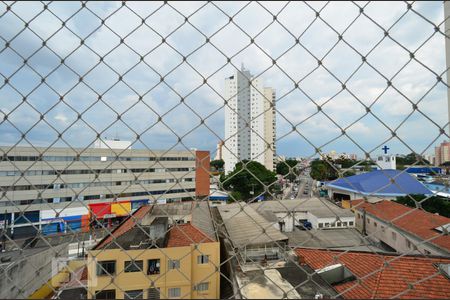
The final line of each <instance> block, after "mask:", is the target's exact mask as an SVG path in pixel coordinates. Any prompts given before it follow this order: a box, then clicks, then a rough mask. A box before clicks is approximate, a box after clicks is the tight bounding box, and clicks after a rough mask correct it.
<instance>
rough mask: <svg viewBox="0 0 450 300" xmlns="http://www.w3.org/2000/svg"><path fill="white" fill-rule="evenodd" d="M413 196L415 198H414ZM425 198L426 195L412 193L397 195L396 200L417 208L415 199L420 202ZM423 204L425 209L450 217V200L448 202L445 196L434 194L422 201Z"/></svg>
mask: <svg viewBox="0 0 450 300" xmlns="http://www.w3.org/2000/svg"><path fill="white" fill-rule="evenodd" d="M411 198H413V199H414V200H413V199H411ZM425 198H426V197H425V195H410V196H405V197H397V199H396V200H395V202H397V203H400V204H403V205H406V206H409V207H414V208H415V207H417V206H416V202H415V201H417V202H420V201H422V200H423V199H425ZM421 206H422V208H423V209H424V210H425V211H427V212H429V213H432V214H434V213H438V214H440V215H441V216H444V217H447V218H450V202H448V200H447V199H445V198H442V197H439V196H432V197H430V198H428V199H427V200H425V201H424V202H422V203H421Z"/></svg>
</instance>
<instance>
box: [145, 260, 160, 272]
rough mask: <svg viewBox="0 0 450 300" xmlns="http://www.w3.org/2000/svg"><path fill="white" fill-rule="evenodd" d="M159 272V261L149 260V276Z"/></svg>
mask: <svg viewBox="0 0 450 300" xmlns="http://www.w3.org/2000/svg"><path fill="white" fill-rule="evenodd" d="M159 271H160V263H159V259H149V260H148V269H147V274H148V275H154V274H159Z"/></svg>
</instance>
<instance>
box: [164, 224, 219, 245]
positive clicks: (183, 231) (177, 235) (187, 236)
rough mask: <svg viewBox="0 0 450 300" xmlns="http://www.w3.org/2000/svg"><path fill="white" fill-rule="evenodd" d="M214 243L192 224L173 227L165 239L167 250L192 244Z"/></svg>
mask: <svg viewBox="0 0 450 300" xmlns="http://www.w3.org/2000/svg"><path fill="white" fill-rule="evenodd" d="M211 242H214V241H213V240H212V239H211V238H209V237H208V236H207V235H206V234H205V233H203V232H202V231H201V230H200V229H198V228H197V227H195V226H194V225H192V224H180V225H176V226H173V227H172V228H171V229H170V230H169V238H168V239H167V248H169V247H184V246H189V245H191V244H194V243H211Z"/></svg>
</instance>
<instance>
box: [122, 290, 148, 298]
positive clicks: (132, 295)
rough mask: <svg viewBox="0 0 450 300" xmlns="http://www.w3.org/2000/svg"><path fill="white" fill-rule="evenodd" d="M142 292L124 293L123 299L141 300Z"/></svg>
mask: <svg viewBox="0 0 450 300" xmlns="http://www.w3.org/2000/svg"><path fill="white" fill-rule="evenodd" d="M143 293H144V292H143V291H142V290H132V291H125V293H124V299H143Z"/></svg>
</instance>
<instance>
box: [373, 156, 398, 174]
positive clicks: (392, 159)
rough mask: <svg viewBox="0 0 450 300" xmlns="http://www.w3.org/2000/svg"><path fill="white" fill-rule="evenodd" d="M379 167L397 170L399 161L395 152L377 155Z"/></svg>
mask: <svg viewBox="0 0 450 300" xmlns="http://www.w3.org/2000/svg"><path fill="white" fill-rule="evenodd" d="M376 164H377V165H376V166H377V169H379V170H396V169H397V161H396V156H395V155H394V154H382V155H378V156H377V161H376Z"/></svg>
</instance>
